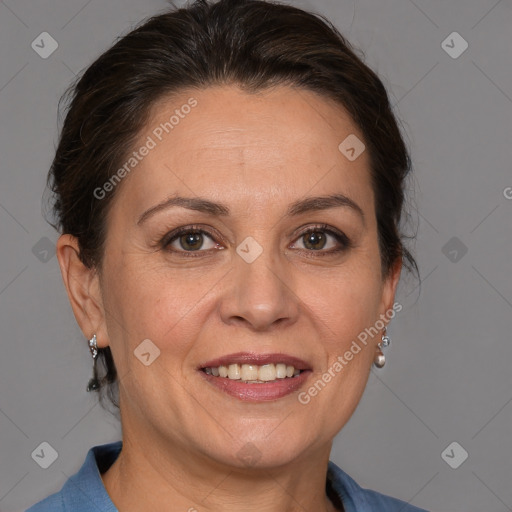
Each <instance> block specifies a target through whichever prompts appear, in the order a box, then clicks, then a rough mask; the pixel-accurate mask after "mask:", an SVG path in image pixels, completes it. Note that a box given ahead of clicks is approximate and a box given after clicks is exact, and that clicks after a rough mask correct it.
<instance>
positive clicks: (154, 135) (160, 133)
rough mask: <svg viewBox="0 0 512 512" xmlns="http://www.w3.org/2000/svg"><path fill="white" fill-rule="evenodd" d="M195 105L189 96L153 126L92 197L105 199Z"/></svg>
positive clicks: (95, 190)
mask: <svg viewBox="0 0 512 512" xmlns="http://www.w3.org/2000/svg"><path fill="white" fill-rule="evenodd" d="M196 106H197V100H196V99H195V98H189V99H188V101H187V103H184V104H183V105H182V106H181V107H180V108H177V109H176V110H175V111H174V114H173V115H172V116H171V117H170V118H169V120H168V121H165V122H163V123H160V124H159V125H158V126H157V127H156V128H154V129H153V131H152V132H151V135H148V137H147V139H146V142H145V143H144V144H143V145H142V146H141V147H140V148H139V149H138V151H133V152H132V154H131V155H130V156H129V157H128V159H127V160H126V162H125V163H124V165H122V166H121V167H120V168H119V169H118V170H117V171H116V172H115V173H114V174H113V175H112V176H111V177H110V178H109V179H108V180H107V181H106V182H105V183H104V184H103V186H101V187H97V188H95V189H94V192H93V195H94V197H95V198H96V199H98V200H101V199H105V197H106V196H107V194H108V193H109V192H112V191H113V190H114V188H115V187H116V186H117V185H118V184H119V183H120V182H121V180H122V179H123V178H125V177H126V176H128V175H129V174H130V172H131V171H132V170H133V169H135V168H136V167H137V166H138V165H139V164H140V162H142V160H144V158H145V157H146V156H148V155H149V153H150V151H151V150H153V149H155V148H156V147H157V146H158V143H160V142H162V141H163V140H164V138H165V136H166V135H168V134H169V133H171V131H172V130H174V128H175V127H176V126H178V125H179V124H180V122H181V120H182V119H185V117H186V116H187V115H188V114H190V112H191V111H192V109H193V108H194V107H196Z"/></svg>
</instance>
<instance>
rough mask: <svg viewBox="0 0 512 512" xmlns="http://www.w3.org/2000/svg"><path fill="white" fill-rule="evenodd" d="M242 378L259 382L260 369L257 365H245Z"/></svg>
mask: <svg viewBox="0 0 512 512" xmlns="http://www.w3.org/2000/svg"><path fill="white" fill-rule="evenodd" d="M235 366H238V365H235ZM240 378H241V379H242V380H258V367H257V366H256V365H255V364H243V365H242V368H241V370H240Z"/></svg>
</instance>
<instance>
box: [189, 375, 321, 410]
mask: <svg viewBox="0 0 512 512" xmlns="http://www.w3.org/2000/svg"><path fill="white" fill-rule="evenodd" d="M199 372H200V373H201V374H202V376H203V378H205V379H206V380H207V381H208V382H209V383H210V384H212V385H213V386H215V387H216V388H218V389H220V390H221V391H224V392H225V393H227V394H228V395H231V396H234V397H235V398H238V399H240V400H244V401H249V402H267V401H270V400H277V399H279V398H283V397H285V396H287V395H289V394H291V393H293V392H294V391H297V390H298V389H299V388H300V387H301V386H302V385H303V384H304V382H305V381H306V379H307V378H308V377H309V374H310V373H311V371H310V370H305V371H302V372H300V374H299V375H298V376H297V377H289V378H286V379H277V380H275V381H272V382H267V383H265V384H246V383H244V382H241V381H240V380H232V379H228V378H227V377H215V376H213V375H208V374H206V373H205V372H203V371H202V370H199Z"/></svg>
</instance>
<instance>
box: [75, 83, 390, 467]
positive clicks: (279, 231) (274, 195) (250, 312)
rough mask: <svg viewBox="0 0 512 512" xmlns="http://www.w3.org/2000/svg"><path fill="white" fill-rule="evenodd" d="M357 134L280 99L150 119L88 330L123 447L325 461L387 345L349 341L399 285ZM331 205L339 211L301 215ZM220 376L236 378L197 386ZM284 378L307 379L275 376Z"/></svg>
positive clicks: (239, 95) (243, 100)
mask: <svg viewBox="0 0 512 512" xmlns="http://www.w3.org/2000/svg"><path fill="white" fill-rule="evenodd" d="M191 97H193V98H194V99H195V100H196V101H197V105H195V106H194V107H193V108H190V109H188V108H185V109H181V110H180V108H181V106H182V105H186V104H190V103H189V102H188V100H189V98H191ZM176 109H178V110H179V111H180V114H181V115H179V117H180V119H179V122H178V123H176V124H174V125H173V127H172V129H169V125H167V131H168V132H169V133H167V131H166V130H165V129H164V128H163V127H162V124H164V125H165V123H166V122H169V119H170V117H171V116H172V115H173V114H175V110H176ZM189 110H190V112H189V113H186V114H185V112H188V111H189ZM175 122H176V119H174V123H175ZM351 134H354V135H355V136H357V137H358V138H359V139H360V140H362V139H363V137H362V134H361V132H360V131H359V129H358V128H357V126H356V125H355V124H354V123H353V122H352V120H351V119H350V118H349V116H348V115H347V114H346V113H345V111H344V110H343V109H342V108H341V107H339V106H337V105H335V104H334V103H331V102H330V101H328V100H326V99H323V98H322V97H320V96H318V95H315V94H314V93H311V92H307V91H304V90H296V89H292V88H289V87H284V86H281V87H278V88H275V89H273V90H271V91H270V90H269V91H266V92H261V93H258V94H252V95H251V94H247V93H244V92H242V91H240V90H239V89H238V88H236V87H235V86H218V87H212V88H208V89H205V90H202V91H193V92H187V93H183V94H182V95H181V96H179V97H178V98H174V100H173V101H170V100H169V99H167V100H166V101H161V102H159V103H158V104H157V105H155V108H154V109H153V114H152V117H151V119H150V121H149V123H148V124H147V127H146V129H145V130H144V131H143V132H142V133H141V137H140V141H139V142H140V143H139V144H137V145H136V147H135V148H134V150H136V151H137V152H138V156H136V157H135V158H137V159H138V162H137V165H136V166H134V167H133V168H130V167H127V168H130V172H129V173H127V175H126V176H125V177H124V179H123V181H122V182H121V183H120V184H119V185H117V186H118V187H119V189H118V190H116V198H115V201H114V203H113V205H112V206H113V207H112V210H111V211H110V214H109V218H108V224H107V226H108V234H107V239H106V246H105V254H104V261H103V266H102V278H101V281H98V289H99V290H101V295H100V294H98V297H97V299H98V304H99V308H98V311H97V312H96V313H94V312H93V313H91V314H90V318H91V320H90V324H88V325H89V326H90V331H88V330H87V329H84V332H87V333H89V332H96V333H97V335H98V344H99V346H101V347H103V346H106V345H110V347H111V350H112V352H113V357H114V361H115V364H116V366H117V369H118V373H119V378H120V393H121V402H120V403H121V414H122V421H123V431H124V435H125V436H127V435H128V436H138V439H139V440H141V439H144V440H145V442H161V441H162V440H163V441H164V442H166V443H168V445H169V446H172V447H174V448H175V449H182V450H185V451H187V452H188V453H189V454H190V453H192V454H194V455H197V456H200V457H207V458H208V459H209V460H210V461H211V460H212V459H213V460H215V461H217V462H219V463H221V464H227V465H230V466H243V465H246V464H248V463H249V464H254V465H260V466H264V467H272V466H276V465H280V464H284V463H288V462H291V461H294V460H295V461H296V460H298V459H300V458H301V457H306V456H308V454H309V455H311V453H313V451H314V450H322V449H326V447H327V446H329V447H330V443H331V441H332V439H333V437H334V436H335V435H336V433H337V432H338V431H339V430H340V429H341V427H342V426H343V425H344V424H345V423H346V422H347V421H348V419H349V418H350V416H351V415H352V413H353V411H354V409H355V407H356V405H357V403H358V402H359V400H360V397H361V395H362V393H363V390H364V387H365V384H366V382H367V378H368V374H369V371H370V368H371V365H372V362H373V360H374V356H375V350H376V349H375V347H376V344H377V343H378V342H379V341H380V335H377V336H375V337H373V338H371V337H369V338H368V341H367V345H366V346H365V345H364V344H362V343H360V342H358V345H359V346H360V347H361V350H360V351H359V352H357V353H355V349H354V345H353V342H354V340H356V341H357V339H358V335H359V334H360V333H361V332H363V331H364V330H365V329H366V328H369V327H371V326H374V325H375V323H376V322H377V320H379V318H382V317H381V315H384V314H385V313H386V311H387V310H389V309H390V308H391V307H392V304H393V299H394V292H395V287H396V282H397V278H398V274H399V268H397V269H396V271H395V272H394V274H393V277H392V278H389V279H387V280H384V279H383V278H382V275H381V270H380V269H381V260H380V254H379V247H378V239H377V226H376V218H375V209H374V195H373V192H372V188H371V184H370V173H369V165H370V162H369V157H368V154H367V152H366V151H363V152H362V153H361V154H360V155H359V156H358V157H357V158H356V159H355V160H353V158H352V159H351V160H352V161H351V160H349V158H347V156H345V155H346V154H347V155H349V156H351V157H352V152H351V151H350V150H348V153H347V152H345V154H344V153H343V152H342V151H341V150H340V149H339V145H340V143H342V141H344V140H345V139H346V138H347V137H348V136H349V135H351ZM148 137H150V139H151V141H150V139H148ZM160 139H161V140H160ZM350 140H351V139H349V141H350ZM143 145H146V146H147V147H150V149H149V150H148V151H147V155H146V156H143V155H142V153H146V151H144V150H143V151H139V148H140V147H141V146H143ZM152 146H154V147H152ZM355 149H356V151H357V150H358V149H359V146H356V147H355ZM355 155H357V152H356V153H355ZM132 163H133V162H132ZM335 195H337V196H339V198H341V197H342V196H345V197H346V198H347V199H346V200H345V201H337V202H335V201H333V200H331V201H328V200H327V199H318V200H312V198H319V197H321V198H325V197H327V196H335ZM177 197H180V198H184V199H181V200H180V201H179V202H175V203H174V204H168V205H167V206H162V207H161V208H160V207H159V208H158V209H154V208H155V207H156V206H157V205H165V202H166V201H167V200H169V199H172V198H174V199H176V198H177ZM187 205H188V206H189V207H187ZM178 229H183V230H184V231H183V233H181V234H178V235H176V236H175V232H176V230H178ZM379 334H380V333H379ZM144 340H146V341H144ZM147 340H150V341H147ZM351 346H352V347H353V349H352V353H353V357H352V358H351V360H350V361H349V360H348V359H347V358H346V357H345V353H346V352H347V351H350V350H351ZM267 356H268V357H267ZM339 357H341V358H342V360H343V361H344V364H343V363H341V360H340V359H339ZM298 360H300V362H299V361H298ZM336 362H338V365H336ZM251 363H252V364H251ZM236 364H238V365H239V366H236ZM242 364H246V365H249V366H245V367H243V366H241V365H242ZM230 365H232V366H231V368H229V367H230ZM283 365H284V368H283ZM340 365H341V369H340ZM220 366H226V367H228V370H229V375H230V376H232V377H236V376H237V370H238V369H239V368H240V371H241V375H240V379H238V380H231V379H229V377H227V378H226V377H221V376H215V375H208V372H211V373H214V374H215V373H217V372H220V373H221V374H223V372H224V370H223V369H220V370H219V369H218V367H220ZM286 366H294V368H295V369H301V370H303V371H302V372H301V373H300V375H299V377H286V378H283V375H284V374H285V372H286ZM205 368H211V370H205ZM213 368H215V369H213ZM288 370H289V369H288ZM289 371H290V370H289ZM291 371H293V370H291ZM245 372H247V373H245ZM326 373H328V374H330V375H331V378H330V379H329V378H328V377H325V375H324V374H326ZM323 375H324V378H323V381H322V376H323ZM265 379H271V380H270V381H268V382H266V383H259V382H253V383H243V382H242V381H243V380H244V381H245V380H265ZM272 379H274V380H272ZM319 380H320V381H322V382H323V385H322V383H320V384H318V381H319ZM326 381H328V382H326ZM315 383H317V385H316V388H315ZM312 387H313V388H314V390H313V391H309V390H311V388H312ZM315 389H316V392H315ZM156 440H158V441H156Z"/></svg>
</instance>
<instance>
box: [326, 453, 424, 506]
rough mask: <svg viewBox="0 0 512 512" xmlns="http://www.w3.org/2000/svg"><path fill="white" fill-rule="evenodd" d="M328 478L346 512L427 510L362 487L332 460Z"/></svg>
mask: <svg viewBox="0 0 512 512" xmlns="http://www.w3.org/2000/svg"><path fill="white" fill-rule="evenodd" d="M327 478H328V480H329V481H330V484H331V486H332V488H333V490H334V492H336V493H337V494H338V496H339V498H340V499H341V501H342V503H343V505H344V507H345V511H346V512H356V511H357V512H427V511H426V510H424V509H421V508H418V507H415V506H413V505H410V504H409V503H406V502H405V501H402V500H399V499H398V498H392V497H391V496H386V495H385V494H381V493H380V492H377V491H372V490H370V489H364V488H362V487H361V486H360V485H359V484H358V483H357V482H356V481H355V480H354V479H353V478H351V477H350V476H349V475H348V474H347V473H345V472H344V471H343V470H342V469H341V468H339V467H338V466H337V465H336V464H334V462H332V461H329V467H328V472H327Z"/></svg>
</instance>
